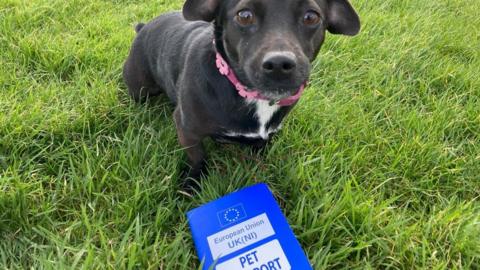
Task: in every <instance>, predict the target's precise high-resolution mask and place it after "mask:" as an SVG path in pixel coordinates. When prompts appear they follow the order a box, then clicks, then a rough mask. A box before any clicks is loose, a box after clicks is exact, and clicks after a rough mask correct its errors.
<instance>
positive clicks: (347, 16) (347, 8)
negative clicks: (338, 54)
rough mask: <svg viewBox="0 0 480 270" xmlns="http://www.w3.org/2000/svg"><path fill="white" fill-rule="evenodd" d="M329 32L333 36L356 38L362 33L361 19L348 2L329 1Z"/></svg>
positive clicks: (344, 0) (343, 0) (345, 0)
mask: <svg viewBox="0 0 480 270" xmlns="http://www.w3.org/2000/svg"><path fill="white" fill-rule="evenodd" d="M327 2H328V15H327V17H328V18H327V23H328V26H327V30H328V31H329V32H330V33H332V34H342V35H348V36H354V35H356V34H358V32H359V31H360V18H359V17H358V15H357V12H355V10H354V9H353V7H352V5H350V3H349V2H348V1H347V0H328V1H327Z"/></svg>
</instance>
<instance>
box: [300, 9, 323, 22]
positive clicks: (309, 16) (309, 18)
mask: <svg viewBox="0 0 480 270" xmlns="http://www.w3.org/2000/svg"><path fill="white" fill-rule="evenodd" d="M319 22H320V15H319V14H318V13H317V12H315V11H313V10H309V11H307V13H305V15H304V16H303V23H304V24H305V25H309V26H312V25H316V24H318V23H319Z"/></svg>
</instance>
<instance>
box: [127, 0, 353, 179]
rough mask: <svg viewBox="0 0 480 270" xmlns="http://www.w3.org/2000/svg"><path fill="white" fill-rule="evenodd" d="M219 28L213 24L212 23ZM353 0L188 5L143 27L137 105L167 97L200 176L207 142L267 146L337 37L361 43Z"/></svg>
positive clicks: (132, 84) (135, 75) (134, 88)
mask: <svg viewBox="0 0 480 270" xmlns="http://www.w3.org/2000/svg"><path fill="white" fill-rule="evenodd" d="M211 22H213V24H212V23H211ZM359 29H360V21H359V18H358V16H357V14H356V12H355V11H354V9H353V8H352V6H351V5H350V4H349V3H348V1H347V0H187V1H186V3H185V5H184V7H183V16H182V13H170V14H165V15H162V16H160V17H158V18H156V19H155V20H153V21H152V22H150V23H148V24H146V25H143V24H140V25H138V26H137V32H138V35H137V37H136V39H135V41H134V43H133V46H132V48H131V51H130V55H129V56H128V59H127V61H126V63H125V66H124V73H123V75H124V79H125V82H126V84H127V86H128V89H129V93H130V95H131V96H132V97H133V98H134V99H135V100H137V101H140V100H143V99H145V98H146V97H148V96H152V95H157V94H159V93H161V92H165V93H166V94H167V95H168V97H169V98H170V100H171V101H172V102H173V103H174V104H175V106H176V109H175V113H174V119H175V123H176V126H177V133H178V138H179V140H180V144H181V145H182V146H183V147H185V149H186V152H187V155H188V158H189V165H190V171H189V174H188V176H189V177H191V178H198V177H199V175H200V173H201V171H202V168H203V167H204V161H205V151H204V149H203V146H202V140H203V139H204V138H206V137H212V138H214V139H216V140H218V141H227V142H232V141H233V142H242V143H249V144H253V145H256V146H262V145H264V144H265V143H266V142H267V141H268V139H269V137H270V136H271V135H272V134H273V133H275V132H276V131H277V130H278V129H280V127H281V125H280V123H281V121H282V119H283V118H284V117H285V116H286V115H287V114H288V113H289V111H290V110H291V109H292V107H293V106H294V105H295V103H296V100H297V99H298V97H299V96H300V94H301V92H302V91H303V88H304V86H305V84H306V82H307V80H308V77H309V74H310V68H311V67H310V63H311V62H312V61H313V60H314V59H315V57H316V55H317V54H318V52H319V50H320V47H321V45H322V43H323V41H324V38H325V32H326V31H327V30H328V31H329V32H331V33H334V34H345V35H355V34H357V33H358V31H359Z"/></svg>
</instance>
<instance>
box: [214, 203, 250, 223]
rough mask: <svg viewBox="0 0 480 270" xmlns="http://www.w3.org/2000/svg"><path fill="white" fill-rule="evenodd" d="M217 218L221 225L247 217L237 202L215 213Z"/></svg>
mask: <svg viewBox="0 0 480 270" xmlns="http://www.w3.org/2000/svg"><path fill="white" fill-rule="evenodd" d="M217 216H218V220H219V221H220V225H221V226H222V227H225V226H228V225H231V224H233V223H236V222H237V221H240V220H243V219H244V218H246V217H247V213H245V209H244V208H243V205H242V204H237V205H234V206H232V207H229V208H227V209H224V210H222V211H220V212H218V213H217Z"/></svg>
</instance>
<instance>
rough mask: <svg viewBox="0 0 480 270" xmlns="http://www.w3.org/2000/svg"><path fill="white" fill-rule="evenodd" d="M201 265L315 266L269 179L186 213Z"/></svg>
mask: <svg viewBox="0 0 480 270" xmlns="http://www.w3.org/2000/svg"><path fill="white" fill-rule="evenodd" d="M187 218H188V222H189V225H190V230H191V232H192V236H193V240H194V242H195V247H196V249H197V254H198V257H199V259H200V260H201V261H202V263H203V268H202V269H203V270H209V269H212V270H289V269H292V270H311V269H312V267H311V266H310V263H309V262H308V259H307V257H306V256H305V253H304V252H303V250H302V248H301V247H300V244H299V243H298V241H297V239H296V238H295V235H294V234H293V231H292V230H291V228H290V226H289V225H288V222H287V220H286V218H285V216H284V215H283V214H282V211H281V210H280V207H279V206H278V204H277V202H276V201H275V198H274V197H273V194H272V193H271V192H270V190H269V188H268V186H267V185H266V184H257V185H254V186H251V187H247V188H245V189H242V190H240V191H237V192H234V193H232V194H230V195H227V196H225V197H223V198H220V199H218V200H215V201H213V202H210V203H207V204H205V205H203V206H200V207H199V208H196V209H194V210H191V211H190V212H188V213H187Z"/></svg>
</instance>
